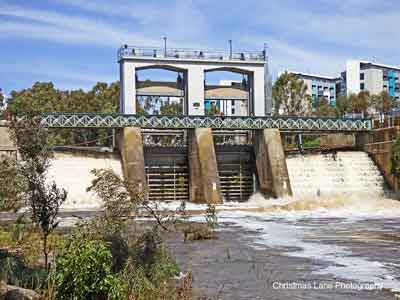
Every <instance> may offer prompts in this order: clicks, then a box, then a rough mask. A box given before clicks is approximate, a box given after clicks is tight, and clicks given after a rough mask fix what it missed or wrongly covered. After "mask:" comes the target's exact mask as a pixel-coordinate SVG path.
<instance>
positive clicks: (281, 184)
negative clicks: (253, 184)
mask: <svg viewBox="0 0 400 300" xmlns="http://www.w3.org/2000/svg"><path fill="white" fill-rule="evenodd" d="M254 151H255V154H256V166H257V173H258V181H259V190H260V192H261V193H263V194H264V195H265V196H269V197H271V196H272V197H277V198H280V197H286V196H291V195H292V189H291V186H290V180H289V173H288V169H287V165H286V158H285V153H284V149H283V145H282V140H281V135H280V132H279V130H278V129H264V130H256V132H255V136H254Z"/></svg>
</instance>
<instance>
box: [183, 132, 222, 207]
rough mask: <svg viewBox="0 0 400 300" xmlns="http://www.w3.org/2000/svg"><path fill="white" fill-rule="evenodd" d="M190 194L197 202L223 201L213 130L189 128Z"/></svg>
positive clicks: (193, 200) (191, 199) (191, 198)
mask: <svg viewBox="0 0 400 300" xmlns="http://www.w3.org/2000/svg"><path fill="white" fill-rule="evenodd" d="M188 156H189V176H190V179H189V180H190V182H189V194H190V201H192V202H195V203H221V202H222V196H221V190H220V181H219V176H218V166H217V157H216V154H215V149H214V141H213V136H212V130H211V129H210V128H196V129H191V130H189V155H188Z"/></svg>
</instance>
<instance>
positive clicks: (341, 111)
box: [336, 95, 351, 118]
mask: <svg viewBox="0 0 400 300" xmlns="http://www.w3.org/2000/svg"><path fill="white" fill-rule="evenodd" d="M350 111H351V103H350V101H349V98H348V97H347V96H343V95H340V96H338V97H337V98H336V115H337V116H338V117H339V118H343V117H344V116H345V115H346V113H348V112H350Z"/></svg>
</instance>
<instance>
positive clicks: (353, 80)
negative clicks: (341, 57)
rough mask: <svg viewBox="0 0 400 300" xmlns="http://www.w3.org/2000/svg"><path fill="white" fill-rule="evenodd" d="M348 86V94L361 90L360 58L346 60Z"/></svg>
mask: <svg viewBox="0 0 400 300" xmlns="http://www.w3.org/2000/svg"><path fill="white" fill-rule="evenodd" d="M346 88H347V96H350V95H351V94H358V93H359V92H360V61H358V60H349V61H347V62H346Z"/></svg>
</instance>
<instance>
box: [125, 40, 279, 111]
mask: <svg viewBox="0 0 400 300" xmlns="http://www.w3.org/2000/svg"><path fill="white" fill-rule="evenodd" d="M118 61H119V64H120V82H121V99H120V111H121V113H124V114H135V113H136V112H137V111H138V110H137V107H136V105H137V94H140V91H139V88H140V87H139V86H138V79H137V78H138V77H137V72H138V71H140V70H147V69H164V70H170V71H175V72H179V73H182V74H183V78H182V79H181V80H180V81H181V82H180V86H182V87H183V95H184V98H185V99H184V101H183V114H187V115H204V113H205V107H204V106H205V94H206V89H205V73H206V72H212V71H228V72H233V73H240V74H245V75H247V76H248V83H247V86H248V91H249V97H248V103H247V106H248V113H249V115H254V116H265V114H266V113H271V111H272V99H271V98H270V97H266V96H267V95H270V93H269V92H268V91H267V93H266V88H265V87H266V86H268V85H266V84H265V81H266V80H268V78H269V77H268V74H267V70H268V69H267V68H266V53H265V50H264V51H243V52H232V51H230V52H228V51H221V50H206V49H173V48H168V49H167V48H165V49H160V48H157V47H133V46H128V45H125V46H123V47H122V48H121V49H120V50H119V53H118ZM168 90H169V89H168ZM148 92H149V91H147V93H146V95H147V96H148V95H149V94H148ZM168 92H169V91H167V90H165V91H161V90H160V87H158V89H157V91H155V92H154V94H153V95H155V96H156V95H157V96H160V95H167V94H168Z"/></svg>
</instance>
